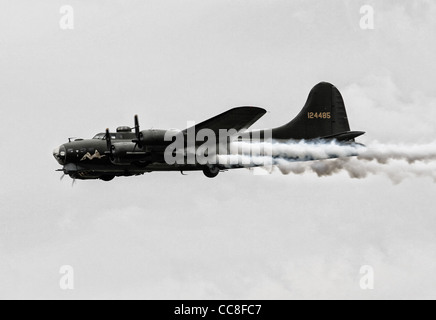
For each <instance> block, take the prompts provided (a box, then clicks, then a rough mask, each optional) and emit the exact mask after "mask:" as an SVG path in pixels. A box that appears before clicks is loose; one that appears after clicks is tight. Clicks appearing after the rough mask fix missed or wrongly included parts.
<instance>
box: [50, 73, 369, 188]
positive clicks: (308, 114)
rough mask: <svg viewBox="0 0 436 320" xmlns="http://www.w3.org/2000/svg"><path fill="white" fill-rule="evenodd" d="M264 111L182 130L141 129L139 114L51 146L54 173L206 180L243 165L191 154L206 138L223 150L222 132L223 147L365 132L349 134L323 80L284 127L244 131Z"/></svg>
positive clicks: (336, 95)
mask: <svg viewBox="0 0 436 320" xmlns="http://www.w3.org/2000/svg"><path fill="white" fill-rule="evenodd" d="M265 113H266V110H265V109H262V108H258V107H239V108H234V109H231V110H229V111H227V112H224V113H222V114H220V115H217V116H215V117H213V118H211V119H209V120H206V121H204V122H202V123H200V124H197V125H195V126H193V127H190V128H188V129H185V130H183V131H175V130H156V129H149V130H142V131H141V130H140V127H139V120H138V116H135V118H134V121H135V126H134V127H133V128H130V127H125V126H124V127H119V128H117V130H116V132H110V131H109V129H106V132H103V133H98V134H97V135H95V136H94V138H92V139H76V140H74V141H72V140H71V139H70V141H69V142H68V143H65V144H63V145H61V146H60V147H58V148H56V149H55V150H54V151H53V155H54V157H55V159H56V160H57V162H58V163H59V164H60V165H62V166H63V168H62V169H59V170H57V171H61V172H63V173H64V175H69V176H70V177H71V178H72V179H80V180H90V179H100V180H103V181H111V180H113V179H114V178H115V177H121V176H136V175H142V174H145V173H150V172H154V171H176V172H181V173H183V172H187V171H203V173H204V175H205V176H206V177H208V178H214V177H216V176H217V175H218V174H219V173H220V172H221V171H227V170H228V169H232V168H242V167H243V166H237V165H236V166H232V167H229V166H224V165H221V164H220V163H215V162H207V161H206V162H205V161H199V160H198V159H197V158H196V157H195V155H197V154H198V152H199V151H200V149H202V145H203V144H204V143H205V141H209V142H211V141H210V140H211V139H210V134H215V135H216V137H219V139H218V138H217V139H214V140H213V142H212V143H213V144H215V145H216V146H217V148H216V150H218V151H215V153H216V154H219V153H220V152H221V150H222V149H221V148H219V147H218V145H219V144H220V143H222V142H223V140H222V139H221V136H222V133H223V132H225V133H226V136H225V139H226V140H225V142H226V143H227V142H229V141H230V140H231V139H232V138H233V137H238V139H240V140H241V139H242V140H244V139H248V140H250V141H252V139H254V136H256V139H265V138H266V137H267V136H268V137H269V138H270V139H272V140H273V141H279V142H280V141H301V140H304V141H315V140H316V141H326V142H328V141H338V142H340V143H344V144H346V143H353V142H354V141H355V140H354V139H355V138H357V137H359V136H361V135H362V134H364V132H362V131H351V130H350V126H349V123H348V118H347V113H346V110H345V104H344V100H343V98H342V96H341V94H340V92H339V90H338V89H337V88H336V87H335V86H333V85H332V84H330V83H326V82H322V83H320V84H318V85H316V86H315V87H314V88H313V89H312V90H311V92H310V94H309V97H308V99H307V102H306V104H305V105H304V107H303V109H302V110H301V112H300V113H299V114H298V115H297V117H296V118H295V119H293V120H292V121H291V122H289V123H288V124H285V125H284V126H281V127H278V128H274V129H266V130H258V131H247V129H248V128H250V127H251V126H252V125H253V124H254V123H255V122H256V121H258V120H259V119H260V118H261V117H262V116H264V115H265ZM205 132H206V133H207V134H205ZM190 135H192V136H193V137H194V142H192V143H190V142H189V141H190V139H189V136H190ZM198 137H200V139H198ZM191 140H192V139H191ZM177 141H179V142H180V141H181V142H180V143H178V148H176V149H174V148H170V147H171V146H172V145H174V144H175V143H176V142H177ZM209 149H210V148H209ZM209 149H208V150H206V151H205V150H204V148H203V149H202V150H201V152H202V153H203V154H205V155H206V157H205V158H208V154H207V153H208V152H211V151H210V150H209ZM168 150H170V151H168ZM225 150H227V149H225ZM168 153H169V154H168ZM168 155H170V156H171V157H172V158H171V159H178V160H181V161H168ZM191 155H194V156H193V157H191ZM203 158H204V157H203ZM203 160H204V159H203Z"/></svg>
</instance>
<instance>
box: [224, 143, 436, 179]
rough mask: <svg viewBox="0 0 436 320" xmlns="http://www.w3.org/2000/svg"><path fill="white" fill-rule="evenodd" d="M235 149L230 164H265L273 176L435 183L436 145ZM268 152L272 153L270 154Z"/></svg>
mask: <svg viewBox="0 0 436 320" xmlns="http://www.w3.org/2000/svg"><path fill="white" fill-rule="evenodd" d="M238 148H239V149H238ZM235 150H236V151H238V150H239V151H238V154H232V155H230V156H225V157H226V158H227V160H228V159H229V157H231V158H232V160H231V161H233V162H231V163H235V161H239V163H240V164H241V163H242V164H243V166H245V167H253V166H255V165H259V163H262V161H264V162H263V164H264V169H265V170H267V171H268V172H270V173H271V172H272V171H274V170H273V169H278V170H279V171H280V172H281V173H282V174H291V173H292V174H305V173H308V172H313V173H316V174H317V175H318V176H320V177H323V176H331V175H334V174H339V173H343V172H346V173H348V175H349V176H350V177H351V178H354V179H363V178H366V177H368V176H369V175H385V176H387V177H388V178H389V179H391V180H392V182H393V183H400V182H401V181H403V180H404V179H406V178H411V177H428V178H431V179H433V181H434V182H436V143H429V144H421V145H404V144H382V143H379V142H374V143H371V144H369V145H368V146H363V145H360V144H354V143H353V144H341V143H338V142H329V143H325V142H304V141H302V142H288V143H279V142H273V143H251V144H250V143H246V142H238V143H235V146H234V147H233V149H232V151H233V152H234V151H235ZM259 150H261V151H262V152H259ZM265 150H269V151H268V152H269V153H268V152H267V155H265V154H264V152H265Z"/></svg>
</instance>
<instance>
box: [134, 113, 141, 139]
mask: <svg viewBox="0 0 436 320" xmlns="http://www.w3.org/2000/svg"><path fill="white" fill-rule="evenodd" d="M135 135H136V139H138V141H139V135H140V131H139V118H138V115H135Z"/></svg>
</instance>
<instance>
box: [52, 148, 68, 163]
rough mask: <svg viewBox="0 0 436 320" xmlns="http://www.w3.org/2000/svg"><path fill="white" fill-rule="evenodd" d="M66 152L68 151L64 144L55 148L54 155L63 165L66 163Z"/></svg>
mask: <svg viewBox="0 0 436 320" xmlns="http://www.w3.org/2000/svg"><path fill="white" fill-rule="evenodd" d="M66 154H67V153H66V149H65V146H64V145H62V146H60V147H57V148H56V149H54V150H53V156H54V157H55V159H56V161H57V162H58V163H59V164H61V165H64V164H65V158H66Z"/></svg>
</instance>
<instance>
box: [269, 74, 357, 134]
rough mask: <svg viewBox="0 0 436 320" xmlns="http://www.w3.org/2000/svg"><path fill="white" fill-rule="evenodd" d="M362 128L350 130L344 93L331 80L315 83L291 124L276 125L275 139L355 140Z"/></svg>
mask: <svg viewBox="0 0 436 320" xmlns="http://www.w3.org/2000/svg"><path fill="white" fill-rule="evenodd" d="M362 134H363V132H350V125H349V123H348V118H347V112H346V110H345V104H344V100H343V99H342V96H341V93H340V92H339V90H338V89H336V87H335V86H333V85H332V84H330V83H326V82H322V83H320V84H318V85H316V86H315V87H314V88H313V89H312V91H311V92H310V94H309V98H308V99H307V102H306V104H305V106H304V108H303V110H301V112H300V113H299V114H298V116H297V117H296V118H295V119H294V120H292V121H291V122H289V123H288V124H286V125H284V126H282V127H279V128H276V129H273V131H272V136H273V139H276V140H291V139H295V140H302V139H305V140H310V139H317V138H322V139H337V140H341V141H348V140H353V139H354V138H356V137H358V136H360V135H362Z"/></svg>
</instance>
